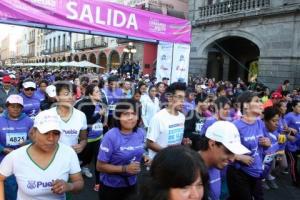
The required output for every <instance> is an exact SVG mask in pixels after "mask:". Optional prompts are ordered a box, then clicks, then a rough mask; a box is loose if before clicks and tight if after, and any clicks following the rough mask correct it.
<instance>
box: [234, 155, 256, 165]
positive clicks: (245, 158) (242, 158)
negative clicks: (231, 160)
mask: <svg viewBox="0 0 300 200" xmlns="http://www.w3.org/2000/svg"><path fill="white" fill-rule="evenodd" d="M235 160H237V161H240V162H242V163H244V164H246V165H248V166H250V165H251V164H252V163H253V161H254V159H253V158H252V157H251V156H249V155H235Z"/></svg>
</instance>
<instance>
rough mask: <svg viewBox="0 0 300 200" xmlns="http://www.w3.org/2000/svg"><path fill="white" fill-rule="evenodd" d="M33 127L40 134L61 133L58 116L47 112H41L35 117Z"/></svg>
mask: <svg viewBox="0 0 300 200" xmlns="http://www.w3.org/2000/svg"><path fill="white" fill-rule="evenodd" d="M33 127H35V128H37V129H38V130H39V132H40V133H41V134H45V133H47V132H49V131H53V130H57V131H59V132H61V129H60V125H59V117H58V115H57V114H55V113H53V112H51V111H49V110H45V111H42V112H40V113H39V114H38V115H37V116H36V117H35V120H34V125H33Z"/></svg>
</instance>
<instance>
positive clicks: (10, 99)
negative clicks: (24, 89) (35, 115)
mask: <svg viewBox="0 0 300 200" xmlns="http://www.w3.org/2000/svg"><path fill="white" fill-rule="evenodd" d="M6 103H17V104H20V105H22V106H24V103H23V98H22V97H21V96H20V95H17V94H11V95H10V96H9V97H8V98H7V99H6Z"/></svg>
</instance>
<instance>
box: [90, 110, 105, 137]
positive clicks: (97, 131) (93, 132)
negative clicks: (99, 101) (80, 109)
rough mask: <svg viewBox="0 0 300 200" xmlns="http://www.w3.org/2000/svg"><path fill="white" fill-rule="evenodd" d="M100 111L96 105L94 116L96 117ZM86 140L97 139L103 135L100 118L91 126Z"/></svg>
mask: <svg viewBox="0 0 300 200" xmlns="http://www.w3.org/2000/svg"><path fill="white" fill-rule="evenodd" d="M99 111H100V106H99V105H96V107H95V111H94V115H97V114H98V113H99ZM88 130H89V134H88V139H97V138H99V137H100V136H101V135H102V134H103V124H102V122H101V118H99V119H98V120H97V121H96V122H95V123H94V124H92V125H91V126H90V127H89V128H88Z"/></svg>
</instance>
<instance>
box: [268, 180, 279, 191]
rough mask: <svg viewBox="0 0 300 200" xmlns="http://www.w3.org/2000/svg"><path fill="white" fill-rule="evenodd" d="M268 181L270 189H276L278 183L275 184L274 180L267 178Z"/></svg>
mask: <svg viewBox="0 0 300 200" xmlns="http://www.w3.org/2000/svg"><path fill="white" fill-rule="evenodd" d="M268 183H269V186H270V187H271V188H272V189H278V185H277V183H276V182H275V180H268Z"/></svg>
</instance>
